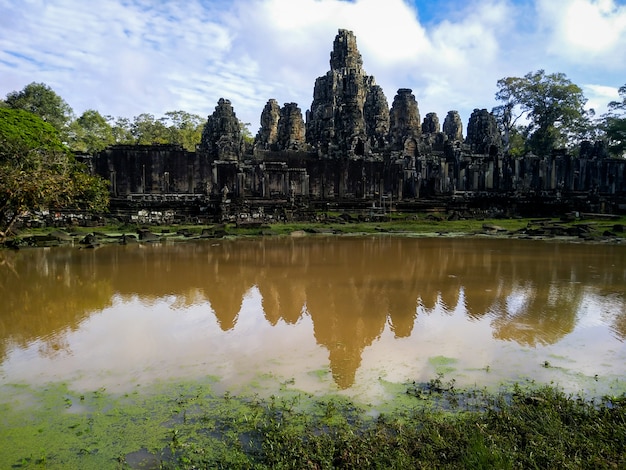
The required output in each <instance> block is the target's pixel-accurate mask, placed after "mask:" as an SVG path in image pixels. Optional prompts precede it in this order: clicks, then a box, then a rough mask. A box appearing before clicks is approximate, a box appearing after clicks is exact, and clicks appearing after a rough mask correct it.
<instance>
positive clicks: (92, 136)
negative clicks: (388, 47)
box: [69, 109, 115, 155]
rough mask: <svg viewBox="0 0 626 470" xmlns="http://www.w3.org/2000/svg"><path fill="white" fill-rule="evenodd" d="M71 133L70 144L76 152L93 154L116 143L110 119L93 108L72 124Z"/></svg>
mask: <svg viewBox="0 0 626 470" xmlns="http://www.w3.org/2000/svg"><path fill="white" fill-rule="evenodd" d="M69 134H70V137H69V145H70V148H71V149H72V150H73V151H74V152H83V153H87V154H91V155H93V154H95V153H97V152H99V151H101V150H103V149H105V148H106V147H108V146H109V145H113V144H114V143H115V137H114V135H113V128H112V127H111V125H110V124H109V121H108V120H107V118H105V117H104V116H102V115H101V114H100V113H99V112H98V111H96V110H93V109H88V110H87V111H85V112H84V113H83V114H81V116H80V117H79V118H78V119H76V120H75V121H73V122H72V123H71V124H70V132H69Z"/></svg>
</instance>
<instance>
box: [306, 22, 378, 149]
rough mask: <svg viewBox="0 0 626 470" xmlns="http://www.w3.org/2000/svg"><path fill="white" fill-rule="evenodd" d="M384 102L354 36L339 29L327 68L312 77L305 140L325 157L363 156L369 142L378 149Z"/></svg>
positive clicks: (350, 32)
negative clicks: (324, 71) (321, 73)
mask: <svg viewBox="0 0 626 470" xmlns="http://www.w3.org/2000/svg"><path fill="white" fill-rule="evenodd" d="M386 103H387V100H386V98H385V95H384V93H383V92H382V89H381V88H380V87H377V86H376V82H375V80H374V77H372V76H369V75H367V74H366V73H365V71H364V70H363V60H362V58H361V54H360V53H359V51H358V49H357V46H356V37H355V36H354V34H353V33H352V31H347V30H345V29H340V30H339V34H338V35H337V37H336V38H335V41H334V43H333V50H332V52H331V53H330V70H329V71H328V72H327V73H326V75H324V76H322V77H319V78H317V80H315V87H314V89H313V103H312V104H311V109H310V111H309V113H308V114H307V129H306V139H307V142H308V143H309V144H311V145H312V146H313V147H315V148H316V149H317V150H318V152H319V155H320V156H322V157H325V158H354V157H359V156H363V155H365V154H366V152H368V150H369V147H370V145H371V144H372V143H373V144H374V145H375V147H377V148H379V147H380V144H382V143H383V142H381V138H382V139H384V137H383V133H384V132H385V130H386V128H387V127H388V125H387V113H386V112H385V111H384V110H383V108H386V107H387V105H386ZM366 118H367V119H368V120H369V122H366Z"/></svg>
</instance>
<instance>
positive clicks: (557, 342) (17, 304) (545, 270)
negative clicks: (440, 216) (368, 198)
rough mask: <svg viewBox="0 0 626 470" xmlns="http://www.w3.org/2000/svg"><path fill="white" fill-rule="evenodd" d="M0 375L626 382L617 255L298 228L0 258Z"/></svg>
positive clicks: (128, 384) (375, 386)
mask: <svg viewBox="0 0 626 470" xmlns="http://www.w3.org/2000/svg"><path fill="white" fill-rule="evenodd" d="M0 280H1V282H0V289H1V291H2V299H3V301H2V304H1V305H0V326H1V329H0V333H1V336H0V361H1V362H0V383H1V384H3V386H6V385H7V384H19V383H25V384H31V385H35V386H39V385H44V384H45V383H47V382H63V383H66V384H67V385H68V387H69V388H70V389H74V390H77V391H81V390H83V391H89V390H97V389H99V388H106V389H107V390H109V391H119V392H126V391H129V390H132V389H135V388H136V387H137V386H140V385H141V386H142V387H143V386H150V385H151V384H154V383H158V382H159V381H170V380H174V381H176V380H182V381H188V380H192V381H193V380H200V381H201V380H206V378H207V377H211V378H212V380H215V381H216V386H217V387H218V388H219V389H221V390H223V391H227V390H229V391H233V392H235V393H236V392H241V391H250V390H256V389H258V390H260V391H261V393H263V390H266V391H268V393H271V391H272V390H273V389H275V387H276V386H277V385H278V384H282V386H288V387H290V388H293V389H298V390H303V391H306V392H311V393H315V394H323V393H329V392H333V393H334V392H338V393H341V394H346V395H348V396H352V397H355V398H357V399H359V398H360V399H363V400H367V401H376V400H381V399H384V398H385V390H384V384H385V383H402V382H406V381H410V380H416V381H427V380H429V379H431V378H432V377H435V376H437V375H438V374H443V376H444V377H446V378H447V379H454V380H455V381H456V382H457V384H459V385H461V386H475V385H477V386H479V387H481V386H497V385H498V384H500V383H503V382H515V381H525V380H535V381H537V382H539V383H555V384H558V385H560V386H563V387H564V388H565V389H566V390H571V391H578V390H582V391H583V392H584V393H586V394H589V395H592V396H593V395H596V396H597V395H601V394H604V393H613V392H618V391H619V390H621V389H623V388H624V383H623V378H624V377H625V376H626V366H625V364H626V346H625V339H626V297H625V296H624V290H623V286H624V285H625V284H626V250H625V249H624V247H623V246H620V245H603V244H576V243H560V242H557V241H528V240H500V239H480V238H478V239H462V238H453V239H442V238H438V239H431V238H410V237H394V236H386V235H378V236H345V237H327V236H308V237H303V238H292V237H284V238H283V237H281V238H254V239H241V240H225V239H215V240H203V241H199V242H188V243H152V244H135V245H128V246H118V245H115V246H113V245H111V246H104V247H101V248H99V249H96V250H81V249H77V248H73V247H57V248H53V249H34V250H20V251H17V252H12V251H3V252H0Z"/></svg>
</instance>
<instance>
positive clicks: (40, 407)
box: [0, 377, 626, 469]
mask: <svg viewBox="0 0 626 470" xmlns="http://www.w3.org/2000/svg"><path fill="white" fill-rule="evenodd" d="M9 388H10V389H11V390H10V393H7V389H6V388H5V390H4V392H5V394H4V395H5V396H10V398H9V399H8V400H7V401H6V402H3V403H2V404H1V405H0V411H1V413H0V414H1V416H2V417H1V418H0V423H1V426H0V439H1V441H2V442H3V445H2V446H1V448H0V461H2V462H4V463H5V464H6V465H7V468H83V469H88V468H189V469H191V468H228V469H233V468H234V469H237V468H242V469H243V468H259V469H276V468H284V469H292V468H293V469H301V468H310V469H322V468H577V469H578V468H594V469H596V468H624V466H625V465H626V396H622V397H605V398H603V399H602V400H595V401H590V400H586V399H583V398H581V397H577V396H568V395H565V394H564V393H563V392H561V391H560V390H559V389H557V388H554V387H547V386H545V387H544V386H542V387H532V386H528V387H527V386H525V387H521V386H514V387H511V388H507V389H503V390H501V391H499V392H495V393H494V392H486V391H484V390H483V391H480V390H478V391H477V390H466V391H460V390H456V389H455V388H454V383H453V382H449V383H446V382H444V381H443V380H442V379H441V377H439V378H437V379H434V380H432V381H431V382H429V383H424V384H415V383H412V384H405V385H404V386H403V387H402V390H403V392H402V393H401V395H402V396H399V397H397V400H395V401H394V400H393V399H392V400H391V402H390V403H388V404H387V405H383V406H382V407H378V408H377V409H373V408H372V407H370V406H365V405H358V404H355V403H353V402H351V401H350V400H349V399H346V398H345V397H337V396H327V397H321V398H320V397H312V396H310V395H306V394H303V393H300V392H297V391H294V390H287V389H285V388H282V389H281V390H280V392H279V394H280V396H276V395H272V396H270V397H269V398H261V397H259V396H256V395H254V396H231V395H229V394H225V395H224V394H219V395H218V394H216V393H213V392H212V387H211V384H210V383H207V384H204V385H199V384H193V385H192V384H188V385H167V386H162V387H161V388H160V389H157V390H155V389H151V390H149V391H148V390H143V391H141V392H139V391H135V392H133V393H130V394H125V395H114V394H109V393H107V392H106V391H105V390H97V391H93V392H89V393H76V392H72V391H71V390H69V389H68V388H67V387H66V386H64V385H62V384H56V385H50V386H48V387H46V388H45V389H32V388H30V387H15V386H14V387H9ZM0 396H1V395H0ZM394 403H395V404H394Z"/></svg>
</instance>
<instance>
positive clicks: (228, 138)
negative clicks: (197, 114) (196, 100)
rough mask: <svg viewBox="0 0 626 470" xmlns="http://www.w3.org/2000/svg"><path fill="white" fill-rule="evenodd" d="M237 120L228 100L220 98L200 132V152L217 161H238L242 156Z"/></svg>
mask: <svg viewBox="0 0 626 470" xmlns="http://www.w3.org/2000/svg"><path fill="white" fill-rule="evenodd" d="M242 143H243V141H242V138H241V127H240V125H239V119H237V115H236V114H235V111H234V109H233V106H232V105H231V103H230V100H226V99H224V98H220V100H219V101H218V102H217V106H216V107H215V111H214V112H213V114H212V115H210V116H209V117H208V119H207V122H206V124H205V125H204V130H203V131H202V140H201V141H200V151H201V152H206V153H207V154H208V155H209V156H210V157H212V158H215V159H217V160H239V158H240V157H241V154H242Z"/></svg>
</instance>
